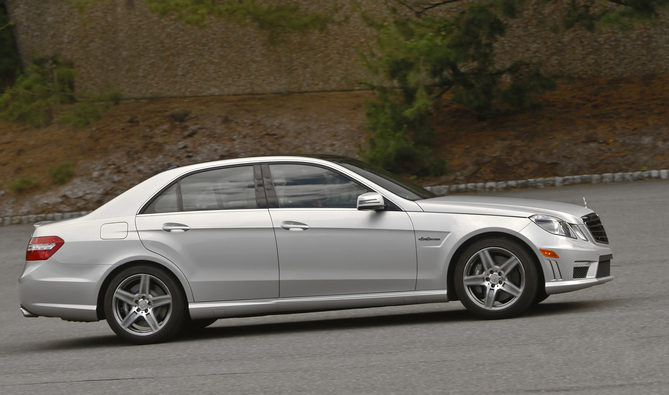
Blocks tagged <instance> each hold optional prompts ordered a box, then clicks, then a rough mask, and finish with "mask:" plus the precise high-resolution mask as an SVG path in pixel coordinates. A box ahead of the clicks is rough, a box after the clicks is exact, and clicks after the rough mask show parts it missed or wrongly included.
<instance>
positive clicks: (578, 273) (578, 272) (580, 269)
mask: <svg viewBox="0 0 669 395" xmlns="http://www.w3.org/2000/svg"><path fill="white" fill-rule="evenodd" d="M588 269H589V268H588V266H576V267H575V268H574V278H585V276H586V275H587V274H588Z"/></svg>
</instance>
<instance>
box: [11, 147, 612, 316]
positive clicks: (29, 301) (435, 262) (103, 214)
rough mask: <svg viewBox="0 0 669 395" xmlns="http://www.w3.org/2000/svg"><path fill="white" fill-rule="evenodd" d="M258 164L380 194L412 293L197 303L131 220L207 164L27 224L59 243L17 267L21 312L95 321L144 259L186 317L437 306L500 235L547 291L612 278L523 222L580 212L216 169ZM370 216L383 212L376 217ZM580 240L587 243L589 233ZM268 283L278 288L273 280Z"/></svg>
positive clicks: (598, 250)
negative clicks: (84, 211) (112, 290)
mask: <svg viewBox="0 0 669 395" xmlns="http://www.w3.org/2000/svg"><path fill="white" fill-rule="evenodd" d="M259 162H263V163H265V162H277V163H281V162H291V163H292V162H298V163H305V164H315V165H320V166H327V167H328V168H332V169H334V170H336V171H338V172H340V173H342V174H344V175H346V176H348V177H350V178H352V179H354V180H356V181H358V182H360V183H361V184H364V185H365V186H366V187H368V188H369V189H370V190H373V191H376V192H379V193H381V194H382V195H383V196H384V197H385V198H386V199H387V200H388V201H390V202H392V203H393V204H394V205H396V206H397V207H399V208H400V209H401V210H402V211H403V212H405V213H406V215H407V216H408V217H409V220H410V221H411V224H412V226H413V232H414V241H415V243H416V244H415V251H416V280H415V286H414V287H413V289H409V290H405V291H402V292H377V293H365V294H346V295H323V296H310V297H290V298H282V297H281V295H278V297H276V298H263V299H236V300H234V299H233V300H216V301H212V300H199V299H198V298H196V294H197V292H194V291H197V290H194V289H193V285H192V284H191V282H189V276H188V273H189V272H194V271H196V270H197V267H196V266H197V263H196V262H188V261H185V262H172V261H171V260H170V259H168V258H166V257H165V256H163V255H161V254H159V253H156V252H152V251H151V250H149V249H147V247H146V245H145V244H144V243H143V241H142V239H141V238H140V234H139V232H138V228H137V222H136V221H137V218H138V215H140V214H139V210H140V208H141V207H143V206H144V205H145V204H146V203H148V202H149V201H150V200H151V199H152V198H153V197H154V196H155V195H156V194H158V193H160V191H162V190H163V189H164V188H165V187H166V186H168V185H169V184H170V183H172V182H174V181H175V180H177V179H179V178H181V177H183V176H185V175H187V174H190V173H193V172H196V171H200V170H203V169H208V168H212V167H215V166H216V163H213V164H212V163H208V164H201V165H193V166H188V167H183V168H177V169H174V170H170V171H167V172H164V173H161V174H159V175H157V176H154V177H152V178H150V179H149V180H147V181H145V182H143V183H141V184H139V185H137V186H135V187H133V188H131V189H130V190H128V191H126V192H125V193H124V194H122V195H120V196H118V197H117V198H115V199H114V200H112V201H110V202H109V203H107V204H106V205H104V206H102V207H101V208H99V209H98V210H96V211H94V212H93V213H91V214H89V215H87V216H85V217H81V218H77V219H71V220H67V221H62V222H58V223H50V224H45V225H42V226H37V227H36V229H35V232H34V234H33V237H39V236H50V235H58V236H59V237H61V238H63V239H64V240H66V242H65V244H64V245H63V247H62V248H61V249H60V250H59V251H58V252H57V253H56V254H55V255H54V256H52V257H51V258H49V259H47V260H44V261H29V262H26V267H25V270H24V272H23V274H22V276H21V278H20V279H19V285H20V286H19V296H20V301H21V306H22V308H23V309H24V315H27V316H51V317H60V318H63V319H65V320H72V321H97V320H100V319H104V318H105V317H104V313H103V311H102V308H101V305H102V297H103V294H104V292H105V289H106V284H107V281H109V279H110V278H111V277H113V275H114V273H117V272H118V271H119V270H121V269H122V268H125V267H127V266H128V265H132V264H136V263H144V264H146V263H149V264H153V265H157V266H160V267H162V268H165V269H167V270H168V271H169V272H170V273H171V274H172V275H173V276H174V278H175V279H176V280H177V281H178V283H179V284H180V285H181V287H182V289H183V293H184V296H185V298H186V300H187V302H188V305H189V313H190V316H191V318H193V319H196V318H222V317H230V316H245V315H262V314H275V313H282V312H295V311H313V310H330V309H341V308H355V307H374V306H387V305H399V304H411V303H426V302H443V301H448V300H449V299H450V300H454V299H457V298H458V297H457V295H455V294H454V292H453V287H452V276H453V267H454V263H455V262H456V261H457V259H458V254H459V253H460V252H461V251H462V250H463V249H464V248H465V247H466V246H467V245H469V244H471V243H472V242H473V241H475V240H477V239H479V238H481V237H489V236H504V237H508V238H511V239H513V240H516V241H518V242H520V244H521V245H523V246H524V247H525V248H527V250H528V251H529V252H530V253H531V256H532V257H533V258H535V263H536V264H538V265H539V266H540V267H541V269H542V270H540V271H539V272H540V273H541V274H542V275H543V279H541V280H542V282H543V284H544V285H545V291H546V293H548V294H550V293H558V292H567V291H572V290H575V289H579V288H585V287H588V286H592V285H596V284H599V283H603V282H607V281H610V280H611V279H613V277H611V276H604V277H600V278H596V277H595V273H596V272H597V265H598V264H599V262H600V260H601V259H602V257H610V256H611V250H610V248H609V247H608V245H604V244H599V243H596V242H591V241H583V240H579V239H570V238H565V237H559V236H555V235H552V234H550V233H548V232H546V231H545V230H543V229H541V228H540V227H539V226H537V225H536V224H535V223H534V222H532V221H531V220H530V219H529V217H530V216H531V215H533V214H537V213H543V214H559V215H561V216H562V217H565V216H569V217H570V218H564V219H565V220H567V221H568V222H574V223H580V221H581V220H580V216H582V215H585V214H587V213H590V212H592V210H590V209H587V208H578V207H577V206H572V205H561V204H557V203H556V204H549V205H547V206H546V207H544V206H542V203H541V202H534V201H522V202H521V201H516V200H508V201H506V202H504V201H502V202H503V203H504V204H493V203H490V202H489V201H487V200H486V198H480V197H472V196H467V197H463V196H459V197H453V196H451V197H445V198H434V199H427V200H419V201H410V200H407V199H402V198H400V197H398V196H397V195H394V194H393V193H392V192H390V191H388V190H386V189H384V188H382V187H380V186H379V185H376V184H373V183H371V182H370V181H369V180H366V179H364V178H362V177H360V176H359V175H357V174H356V173H355V172H352V171H350V170H348V169H346V168H344V167H342V166H339V165H337V164H333V163H330V162H326V161H321V160H318V159H312V158H310V159H305V158H302V157H288V158H286V157H281V158H271V157H269V158H260V159H259V158H249V159H240V160H237V161H225V162H224V164H223V163H221V166H223V165H225V166H231V165H244V164H254V163H255V164H257V163H259ZM255 210H265V211H268V210H269V209H268V208H260V209H255ZM331 210H333V211H339V212H343V211H346V210H353V211H355V209H331ZM342 210H343V211H342ZM230 211H235V210H230ZM372 215H378V216H383V215H384V212H383V211H378V212H374V213H372ZM272 230H274V229H272ZM589 239H590V240H592V237H589ZM250 248H251V247H250ZM540 249H548V250H552V251H554V252H555V253H556V254H557V255H558V256H559V258H547V257H546V256H544V255H543V254H542V252H541V251H540ZM575 262H577V263H578V264H581V265H588V267H589V271H588V275H587V276H586V278H582V279H573V278H572V276H571V273H572V269H573V266H574V264H575ZM556 268H558V270H556ZM276 281H277V282H279V278H278V277H277V279H276Z"/></svg>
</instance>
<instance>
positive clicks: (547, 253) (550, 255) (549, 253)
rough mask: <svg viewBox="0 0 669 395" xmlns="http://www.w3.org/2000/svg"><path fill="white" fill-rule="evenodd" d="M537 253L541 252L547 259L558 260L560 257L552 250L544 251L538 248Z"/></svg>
mask: <svg viewBox="0 0 669 395" xmlns="http://www.w3.org/2000/svg"><path fill="white" fill-rule="evenodd" d="M539 251H541V253H542V254H544V256H545V257H548V258H559V257H560V256H559V255H558V254H557V252H555V251H553V250H544V249H542V248H540V249H539Z"/></svg>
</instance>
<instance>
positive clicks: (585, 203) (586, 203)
mask: <svg viewBox="0 0 669 395" xmlns="http://www.w3.org/2000/svg"><path fill="white" fill-rule="evenodd" d="M583 205H584V206H585V208H588V202H586V201H585V196H583Z"/></svg>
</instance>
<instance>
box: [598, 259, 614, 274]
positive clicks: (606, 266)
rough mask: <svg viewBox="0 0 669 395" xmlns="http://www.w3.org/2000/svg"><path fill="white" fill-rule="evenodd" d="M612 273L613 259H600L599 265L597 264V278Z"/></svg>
mask: <svg viewBox="0 0 669 395" xmlns="http://www.w3.org/2000/svg"><path fill="white" fill-rule="evenodd" d="M610 275H611V261H610V260H606V261H599V265H598V266H597V276H596V277H597V278H600V277H608V276H610Z"/></svg>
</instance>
